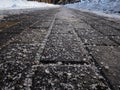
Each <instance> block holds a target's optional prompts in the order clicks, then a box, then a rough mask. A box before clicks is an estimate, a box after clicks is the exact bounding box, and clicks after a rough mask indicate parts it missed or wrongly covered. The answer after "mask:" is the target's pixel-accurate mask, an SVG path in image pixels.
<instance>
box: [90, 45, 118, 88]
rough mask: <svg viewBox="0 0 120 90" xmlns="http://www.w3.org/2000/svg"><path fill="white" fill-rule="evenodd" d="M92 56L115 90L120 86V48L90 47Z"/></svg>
mask: <svg viewBox="0 0 120 90" xmlns="http://www.w3.org/2000/svg"><path fill="white" fill-rule="evenodd" d="M88 48H89V50H90V53H91V55H92V56H93V57H94V58H95V60H96V61H97V62H98V63H99V65H100V66H101V67H102V69H103V71H104V73H105V75H106V76H107V77H108V78H109V80H110V81H111V83H112V84H113V86H114V87H115V90H119V86H120V75H119V74H120V65H119V63H120V47H115V46H114V47H113V46H91V47H90V46H89V47H88Z"/></svg>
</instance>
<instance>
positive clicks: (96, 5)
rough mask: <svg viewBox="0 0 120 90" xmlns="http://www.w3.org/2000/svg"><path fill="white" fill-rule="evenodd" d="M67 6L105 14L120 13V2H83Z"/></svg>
mask: <svg viewBox="0 0 120 90" xmlns="http://www.w3.org/2000/svg"><path fill="white" fill-rule="evenodd" d="M65 6H67V7H72V8H82V9H88V10H94V11H102V12H105V13H120V0H81V2H78V3H74V4H67V5H65Z"/></svg>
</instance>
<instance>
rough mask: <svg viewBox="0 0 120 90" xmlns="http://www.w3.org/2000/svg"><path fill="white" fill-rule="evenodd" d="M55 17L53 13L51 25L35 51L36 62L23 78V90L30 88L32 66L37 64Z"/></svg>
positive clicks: (32, 73) (32, 72) (29, 89)
mask: <svg viewBox="0 0 120 90" xmlns="http://www.w3.org/2000/svg"><path fill="white" fill-rule="evenodd" d="M55 19H56V14H55V16H54V18H53V21H52V23H51V25H50V27H49V29H48V33H47V35H46V36H45V38H44V40H43V42H42V44H41V45H40V44H39V48H38V51H37V53H36V55H35V61H36V62H37V63H36V65H32V68H31V69H30V70H29V71H28V74H27V76H26V79H25V81H24V84H25V85H26V86H25V90H31V86H32V76H33V75H34V70H35V68H34V67H35V66H36V67H37V66H38V65H39V60H40V57H41V55H40V54H41V53H42V52H43V50H44V48H45V45H46V42H47V39H48V37H49V35H50V33H51V30H52V27H53V25H54V22H55ZM33 66H34V67H33Z"/></svg>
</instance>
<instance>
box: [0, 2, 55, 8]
mask: <svg viewBox="0 0 120 90" xmlns="http://www.w3.org/2000/svg"><path fill="white" fill-rule="evenodd" d="M48 7H56V5H53V4H48V3H43V2H36V1H27V0H0V10H9V9H28V8H48Z"/></svg>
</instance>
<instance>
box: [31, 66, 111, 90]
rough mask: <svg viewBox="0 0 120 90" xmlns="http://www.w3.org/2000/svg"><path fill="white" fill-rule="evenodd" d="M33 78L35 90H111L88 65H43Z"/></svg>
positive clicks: (38, 68)
mask: <svg viewBox="0 0 120 90" xmlns="http://www.w3.org/2000/svg"><path fill="white" fill-rule="evenodd" d="M36 69H37V70H35V74H34V75H33V77H32V89H33V90H44V89H45V90H56V89H57V90H62V89H63V90H110V89H109V88H108V86H107V84H106V82H105V81H104V79H103V80H101V79H100V78H102V76H101V75H99V73H96V72H94V70H93V69H95V68H92V67H91V66H87V65H41V66H38V67H37V68H36Z"/></svg>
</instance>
